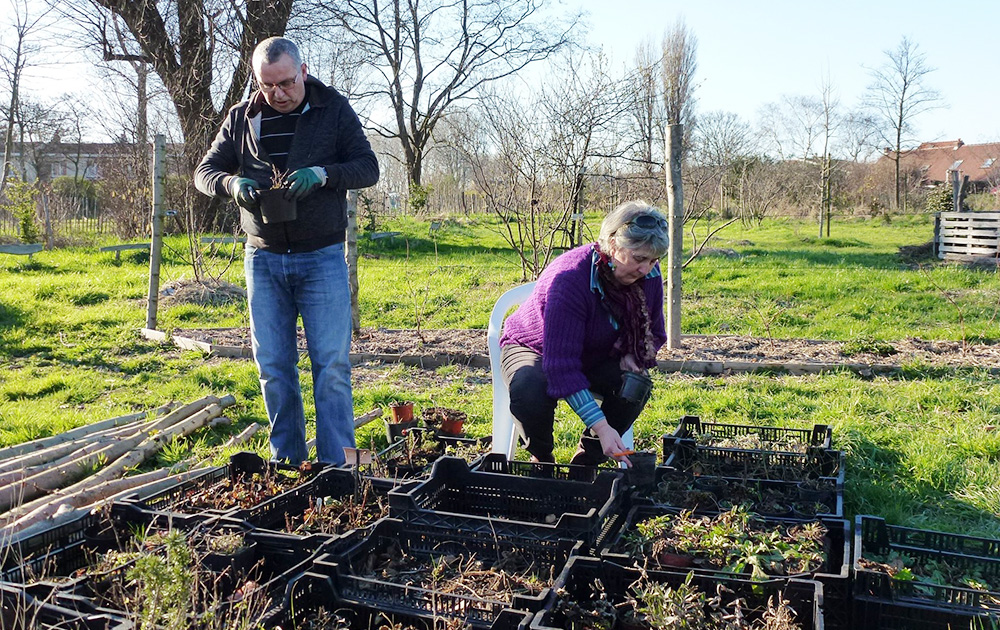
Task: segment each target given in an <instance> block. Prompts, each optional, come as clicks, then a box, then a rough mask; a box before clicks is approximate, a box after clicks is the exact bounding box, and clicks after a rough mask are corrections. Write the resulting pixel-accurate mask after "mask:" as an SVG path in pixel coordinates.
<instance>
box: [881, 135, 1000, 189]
mask: <svg viewBox="0 0 1000 630" xmlns="http://www.w3.org/2000/svg"><path fill="white" fill-rule="evenodd" d="M891 157H892V150H891V149H886V150H885V154H884V155H883V157H882V158H881V159H883V160H885V159H890V158H891ZM900 167H901V168H905V169H907V170H912V171H917V172H919V173H920V177H921V181H920V183H921V185H922V186H926V187H935V186H940V185H942V184H950V183H951V181H952V173H954V172H956V171H957V172H958V175H959V179H961V178H963V177H965V176H966V175H968V176H969V186H970V188H971V190H991V189H993V188H996V187H997V186H998V185H1000V142H991V143H988V144H965V143H964V142H962V140H961V139H958V140H948V141H945V142H924V143H923V144H921V145H920V146H919V147H917V148H916V149H911V150H909V151H904V152H903V153H902V156H901V159H900Z"/></svg>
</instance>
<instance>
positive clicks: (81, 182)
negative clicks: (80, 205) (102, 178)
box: [52, 175, 97, 200]
mask: <svg viewBox="0 0 1000 630" xmlns="http://www.w3.org/2000/svg"><path fill="white" fill-rule="evenodd" d="M52 193H53V194H55V195H63V196H66V197H79V198H84V199H88V200H92V199H97V185H96V184H95V183H94V182H93V181H91V180H89V179H83V178H82V177H70V176H68V175H64V176H62V177H56V178H55V179H53V180H52Z"/></svg>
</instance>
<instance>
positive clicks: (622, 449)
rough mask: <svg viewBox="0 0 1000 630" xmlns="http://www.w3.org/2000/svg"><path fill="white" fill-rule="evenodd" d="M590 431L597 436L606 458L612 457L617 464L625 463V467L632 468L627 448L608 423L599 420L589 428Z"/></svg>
mask: <svg viewBox="0 0 1000 630" xmlns="http://www.w3.org/2000/svg"><path fill="white" fill-rule="evenodd" d="M590 430H591V431H593V432H594V433H595V434H597V437H598V439H600V440H601V448H602V449H603V450H604V454H605V455H607V456H608V457H613V458H614V459H615V460H617V461H619V462H625V466H626V467H628V468H631V467H632V462H630V461H629V459H628V452H629V450H628V447H626V446H625V443H624V442H622V436H621V435H619V434H618V431H615V430H614V428H612V426H611V425H610V424H608V421H607V420H606V419H605V420H601V421H599V422H597V423H596V424H594V425H592V426H591V427H590Z"/></svg>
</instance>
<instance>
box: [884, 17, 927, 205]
mask: <svg viewBox="0 0 1000 630" xmlns="http://www.w3.org/2000/svg"><path fill="white" fill-rule="evenodd" d="M885 56H886V57H887V59H886V61H885V63H883V64H882V65H881V66H879V67H878V68H875V69H874V70H872V71H871V77H872V83H871V85H869V87H868V90H867V92H866V95H865V100H866V103H867V104H868V106H869V107H870V108H871V111H872V112H873V114H874V115H875V117H876V120H877V121H878V123H879V134H880V136H881V138H882V139H883V140H884V141H885V142H886V143H887V144H888V146H889V147H890V148H891V150H892V153H890V157H891V158H892V161H893V162H894V164H895V187H896V195H895V201H894V203H895V205H894V208H896V209H898V208H899V207H900V199H901V196H902V187H901V177H900V168H899V162H900V158H901V157H902V153H903V147H904V145H905V144H907V143H908V142H910V136H909V133H910V131H911V125H912V122H913V119H914V118H916V117H917V116H918V115H920V114H922V113H924V112H926V111H928V110H930V109H933V108H934V107H937V106H938V105H939V103H940V101H941V96H940V94H939V93H938V92H937V90H934V89H931V88H930V87H928V86H927V85H926V80H927V75H929V74H930V73H931V72H933V71H934V68H931V67H930V66H928V65H927V62H926V60H925V58H924V55H923V54H921V53H920V52H919V50H918V46H917V44H916V43H915V42H912V41H910V40H909V39H908V38H906V37H904V38H903V40H902V41H901V42H900V43H899V46H897V47H896V49H895V50H886V51H885Z"/></svg>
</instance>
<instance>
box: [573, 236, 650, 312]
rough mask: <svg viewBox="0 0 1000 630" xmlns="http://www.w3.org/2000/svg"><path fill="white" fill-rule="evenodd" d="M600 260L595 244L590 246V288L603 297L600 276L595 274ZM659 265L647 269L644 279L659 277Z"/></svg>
mask: <svg viewBox="0 0 1000 630" xmlns="http://www.w3.org/2000/svg"><path fill="white" fill-rule="evenodd" d="M600 260H601V255H600V254H599V253H598V251H597V244H596V243H595V244H593V245H591V246H590V290H591V291H593V292H594V293H596V294H597V295H599V296H600V297H601V299H602V300H603V299H604V287H603V286H601V278H600V276H598V275H597V264H598V263H599V262H600ZM660 275H661V274H660V265H659V264H655V265H653V268H652V269H650V270H649V273H647V274H646V275H645V277H644V278H643V279H644V280H648V279H649V278H659V277H660Z"/></svg>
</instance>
